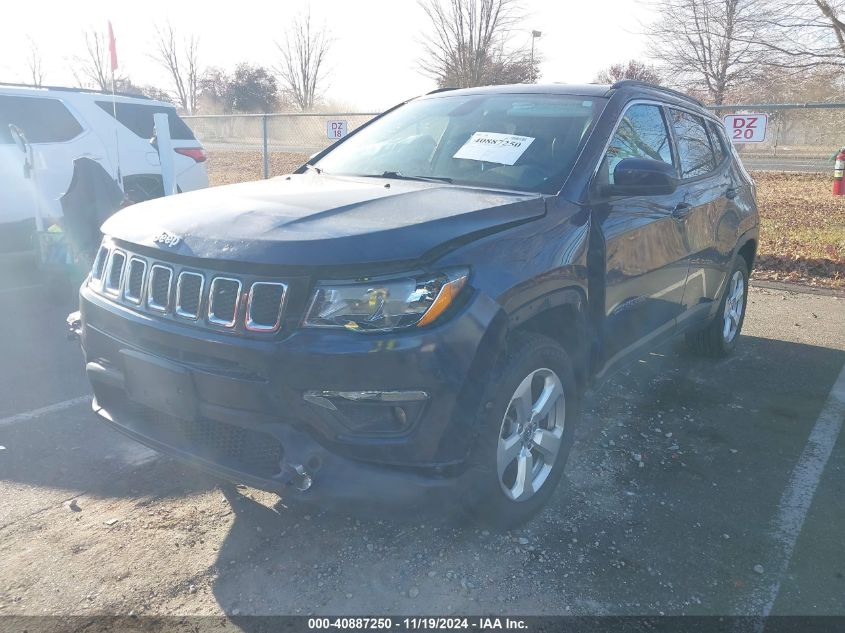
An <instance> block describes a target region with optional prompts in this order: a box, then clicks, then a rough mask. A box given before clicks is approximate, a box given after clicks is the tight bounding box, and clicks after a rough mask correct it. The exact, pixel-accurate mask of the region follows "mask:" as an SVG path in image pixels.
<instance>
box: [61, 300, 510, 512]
mask: <svg viewBox="0 0 845 633" xmlns="http://www.w3.org/2000/svg"><path fill="white" fill-rule="evenodd" d="M81 299H82V300H81V316H76V315H72V316H70V317H69V318H68V327H69V330H70V331H71V332H72V333H73V334H74V335H76V336H79V337H80V339H81V343H82V347H83V350H84V353H85V357H86V370H87V374H88V378H89V381H90V382H91V385H92V387H93V390H94V396H95V399H94V404H93V408H94V411H95V412H96V413H97V415H98V416H99V417H100V418H101V419H102V420H104V421H105V422H107V423H108V424H109V425H110V426H112V427H113V428H115V429H116V430H118V431H120V432H122V433H124V434H126V435H128V436H129V437H132V438H133V439H135V440H137V441H139V442H141V443H143V444H145V445H147V446H149V447H151V448H153V449H155V450H158V451H160V452H163V453H167V454H170V455H173V456H175V457H177V458H179V459H181V460H184V461H187V462H190V463H192V464H195V465H197V466H199V467H201V468H203V469H205V470H208V471H210V472H213V473H215V474H217V475H219V476H221V477H222V478H225V479H227V480H230V481H233V482H237V483H245V484H248V485H251V486H254V487H256V488H260V489H263V490H268V491H271V492H275V493H277V494H280V495H282V496H283V497H284V498H285V499H289V498H291V497H298V498H301V499H303V500H313V501H315V502H318V503H321V504H322V503H323V502H330V503H331V504H332V505H337V506H339V505H342V504H343V502H348V501H352V502H354V503H357V502H367V501H370V502H371V501H374V500H376V501H377V503H379V504H380V503H381V502H385V503H387V504H390V505H397V504H400V505H401V503H402V502H412V503H417V502H419V501H420V500H421V499H425V498H431V497H435V498H438V499H439V498H441V496H442V495H441V493H443V492H445V491H446V490H448V489H451V488H453V487H454V486H455V485H456V484H458V483H459V479H460V475H461V469H462V468H463V465H464V460H465V456H466V453H467V451H468V448H469V442H470V441H471V437H472V436H473V433H472V429H471V427H470V424H469V423H470V422H471V419H472V416H470V415H467V411H468V410H470V409H474V408H475V404H476V402H475V401H474V399H473V390H474V389H477V388H479V387H481V386H483V385H484V384H485V375H484V372H486V371H489V368H490V367H492V366H493V361H494V360H495V355H496V353H497V350H498V349H499V343H500V339H499V337H501V336H503V335H504V322H501V323H500V317H499V314H500V313H499V308H498V305H496V304H495V303H494V302H492V301H490V300H487V299H484V298H482V300H480V301H476V302H472V303H470V304H469V305H467V306H466V308H465V310H464V313H463V314H462V315H459V316H458V318H456V319H455V320H453V322H452V323H450V324H449V325H448V326H445V327H441V328H439V329H434V330H428V331H425V332H420V333H419V334H414V335H412V336H405V337H403V338H401V339H399V338H397V337H396V336H392V337H379V336H360V335H357V334H352V333H346V332H341V333H330V332H312V331H301V330H300V331H297V332H294V333H291V334H290V335H288V336H286V337H284V338H282V339H279V340H272V341H254V340H244V339H239V338H237V337H233V336H230V335H223V334H220V335H218V334H214V333H208V332H197V331H196V329H195V328H193V329H191V328H188V327H185V326H176V325H171V324H168V323H161V322H157V321H155V320H154V319H151V318H149V317H146V316H144V315H138V314H137V313H134V312H132V311H129V310H125V309H124V308H122V307H120V306H114V305H113V304H110V303H109V302H108V301H107V300H104V299H102V298H101V297H98V296H96V295H93V294H92V293H88V292H87V291H86V290H84V289H83V292H82V295H81ZM493 323H495V326H494V325H492V324H493ZM467 385H468V386H469V387H467ZM373 386H379V387H385V388H384V389H383V390H381V391H379V390H374V389H373ZM379 416H381V417H379ZM385 416H386V419H388V421H392V422H395V423H398V424H399V427H402V428H400V430H397V431H390V432H382V431H381V430H379V432H378V433H373V432H372V431H371V428H372V425H371V424H370V423H371V422H372V420H373V419H376V418H378V419H379V420H380V419H381V418H385ZM359 418H360V419H359ZM353 422H354V423H355V424H356V425H357V426H356V427H355V428H354V429H353V428H351V426H350V425H351V424H352V423H353Z"/></svg>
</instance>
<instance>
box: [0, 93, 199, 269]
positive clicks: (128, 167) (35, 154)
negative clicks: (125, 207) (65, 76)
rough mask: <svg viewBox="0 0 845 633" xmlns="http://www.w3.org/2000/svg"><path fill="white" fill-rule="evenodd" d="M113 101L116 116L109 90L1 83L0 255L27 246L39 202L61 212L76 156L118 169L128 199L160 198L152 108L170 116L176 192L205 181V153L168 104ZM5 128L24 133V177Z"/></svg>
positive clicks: (48, 211) (44, 209)
mask: <svg viewBox="0 0 845 633" xmlns="http://www.w3.org/2000/svg"><path fill="white" fill-rule="evenodd" d="M114 100H115V101H116V108H117V121H116V120H115V117H114V108H115V104H113V102H112V95H111V94H105V93H102V92H94V91H88V90H82V89H78V88H33V87H26V86H17V85H7V84H0V253H4V252H5V253H9V252H16V251H26V250H30V249H31V248H32V240H31V236H32V232H33V230H34V228H35V217H36V210H37V209H38V208H39V207H40V211H41V215H42V217H45V218H59V217H61V216H62V207H61V202H60V199H61V197H62V195H64V194H65V192H66V191H67V190H68V187H69V186H70V184H71V180H72V178H73V171H74V165H73V162H74V160H76V159H77V158H89V159H92V160H94V161H96V162H97V163H98V164H99V165H101V166H102V168H103V169H104V170H105V172H106V173H107V174H108V175H109V177H111V178H112V179H115V180H116V179H117V175H118V166H119V168H120V175H121V179H122V188H123V190H124V192H125V194H126V197H127V198H128V199H130V200H131V201H133V202H140V201H142V200H147V199H149V198H155V197H158V196H161V195H163V194H164V188H163V186H162V178H161V166H160V159H159V154H158V151H157V150H156V148H155V147H153V146H152V145H151V144H150V139H151V138H152V136H153V115H154V114H155V113H157V112H164V113H167V115H168V118H169V121H170V136H171V138H172V144H173V148H174V151H175V155H174V157H173V164H174V172H175V180H176V186H177V188H178V190H179V191H191V190H194V189H201V188H203V187H207V186H208V174H207V173H206V169H205V164H204V161H205V159H206V154H205V150H204V149H203V148H202V145H200V143H199V141H197V140H196V138H195V137H194V134H193V132H191V129H190V128H189V127H188V126H187V124H186V123H185V122H184V121H183V120H182V119H180V118H179V116H178V115H177V114H176V110H175V108H174V107H173V106H172V105H171V104H168V103H164V102H162V101H154V100H152V99H147V98H145V97H141V96H130V95H121V94H118V95H117V96H116V97H115V98H114ZM10 125H13V126H16V127H17V128H19V129H20V130H22V131H23V133H24V135H25V136H26V140H27V141H28V142H29V144H30V146H31V148H32V161H33V163H34V164H33V165H32V173H30V174H26V173H25V172H26V170H25V162H26V158H25V154H23V153H22V152H21V151H20V149H19V148H18V146H17V145H16V144H15V142H14V136H13V134H12V133H11V132H10V128H9V126H10ZM118 156H119V160H118ZM33 175H34V177H30V176H33Z"/></svg>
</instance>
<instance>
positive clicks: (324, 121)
mask: <svg viewBox="0 0 845 633" xmlns="http://www.w3.org/2000/svg"><path fill="white" fill-rule="evenodd" d="M377 114H378V113H377V112H333V113H305V114H231V115H230V114H221V115H207V116H185V117H183V118H184V119H185V121H186V122H187V123H188V125H189V126H190V127H191V129H192V130H193V131H194V134H195V135H196V137H197V139H198V140H199V141H200V142H201V143H202V144H203V146H204V147H205V149H206V150H207V151H208V152H209V155H210V156H211V157H212V159H213V158H214V156H216V155H222V154H223V153H232V152H234V153H238V152H240V153H245V154H247V155H254V153H255V152H260V154H261V163H262V172H263V176H264V178H267V177H269V176H270V175H271V173H272V172H271V162H272V161H271V158H272V157H273V155H279V156H276V157H275V158H279V159H281V160H282V162H283V163H287V162H290V161H293V162H300V163H301V162H302V160H300V159H301V158H302V156H305V157H306V158H307V157H308V156H310V155H311V154H314V153H316V152H319V151H320V150H322V149H325V148H326V147H328V146H329V144H331V143H332V142H333V141H334V140H335V139H334V138H331V137H330V134H333V130H332V123H333V122H334V123H336V122H338V121H344V122H345V125H346V129H347V131H348V132H352V131H353V130H355V129H356V128H358V127H360V126H361V125H363V124H364V123H366V122H367V121H369V120H370V119H372V118H373V117H374V116H376V115H377ZM286 159H288V160H286Z"/></svg>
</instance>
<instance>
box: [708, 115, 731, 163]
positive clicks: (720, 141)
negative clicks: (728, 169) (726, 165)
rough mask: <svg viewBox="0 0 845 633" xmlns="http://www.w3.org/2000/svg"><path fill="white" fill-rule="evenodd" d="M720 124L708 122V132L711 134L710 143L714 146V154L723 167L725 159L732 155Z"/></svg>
mask: <svg viewBox="0 0 845 633" xmlns="http://www.w3.org/2000/svg"><path fill="white" fill-rule="evenodd" d="M719 127H720V126H719V124H718V123H713V121H708V122H707V130H708V131H709V132H710V142H711V143H712V145H713V153H714V154H715V155H716V163H717V164H719V165H721V164H722V161H723V160H725V157H726V156H727V155H728V154H729V153H730V152H729V151H728V149H727V146H726V145H725V143H726V141H725V134H724V132H722V131H721V130H720V129H719Z"/></svg>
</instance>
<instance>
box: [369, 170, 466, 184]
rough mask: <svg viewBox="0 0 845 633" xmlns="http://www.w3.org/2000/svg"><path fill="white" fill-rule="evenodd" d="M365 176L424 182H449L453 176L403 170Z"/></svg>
mask: <svg viewBox="0 0 845 633" xmlns="http://www.w3.org/2000/svg"><path fill="white" fill-rule="evenodd" d="M364 177H365V178H393V179H395V180H421V181H423V182H448V183H451V182H452V179H451V178H446V177H445V176H406V175H405V174H403V173H402V172H401V171H386V172H384V173H383V174H364Z"/></svg>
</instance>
